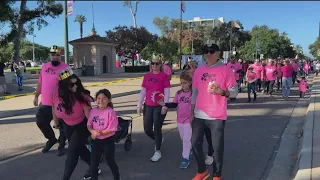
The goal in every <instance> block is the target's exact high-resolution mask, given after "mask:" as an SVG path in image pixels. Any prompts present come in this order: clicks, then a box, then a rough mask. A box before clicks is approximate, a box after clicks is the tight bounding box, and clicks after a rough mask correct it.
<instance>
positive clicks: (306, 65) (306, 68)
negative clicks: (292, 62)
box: [303, 60, 310, 77]
mask: <svg viewBox="0 0 320 180" xmlns="http://www.w3.org/2000/svg"><path fill="white" fill-rule="evenodd" d="M309 70H310V64H309V63H308V61H306V60H303V73H304V76H306V77H308V74H309Z"/></svg>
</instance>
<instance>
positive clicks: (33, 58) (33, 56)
mask: <svg viewBox="0 0 320 180" xmlns="http://www.w3.org/2000/svg"><path fill="white" fill-rule="evenodd" d="M35 37H37V36H36V35H32V61H33V62H34V61H35V55H34V38H35Z"/></svg>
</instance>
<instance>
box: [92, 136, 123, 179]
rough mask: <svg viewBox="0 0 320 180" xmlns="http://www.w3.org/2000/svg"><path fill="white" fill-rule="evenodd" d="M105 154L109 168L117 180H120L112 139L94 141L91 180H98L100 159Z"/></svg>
mask: <svg viewBox="0 0 320 180" xmlns="http://www.w3.org/2000/svg"><path fill="white" fill-rule="evenodd" d="M102 153H104V155H105V157H106V159H107V163H108V166H109V168H110V170H111V172H112V174H113V178H114V179H115V180H120V173H119V168H118V165H117V163H116V161H115V160H114V156H115V143H114V140H113V138H112V137H109V138H106V139H95V140H92V150H91V164H92V166H91V180H98V167H99V163H100V158H101V155H102Z"/></svg>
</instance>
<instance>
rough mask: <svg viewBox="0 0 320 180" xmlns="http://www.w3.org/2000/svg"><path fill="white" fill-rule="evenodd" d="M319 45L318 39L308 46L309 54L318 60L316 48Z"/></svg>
mask: <svg viewBox="0 0 320 180" xmlns="http://www.w3.org/2000/svg"><path fill="white" fill-rule="evenodd" d="M319 45H320V38H319V37H318V38H317V39H316V40H315V41H314V42H313V43H312V44H310V45H309V53H310V54H311V55H312V56H313V57H314V58H316V59H319V58H320V56H318V49H319V48H318V46H319Z"/></svg>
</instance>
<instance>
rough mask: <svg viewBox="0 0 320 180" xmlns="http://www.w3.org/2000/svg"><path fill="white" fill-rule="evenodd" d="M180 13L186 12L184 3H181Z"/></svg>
mask: <svg viewBox="0 0 320 180" xmlns="http://www.w3.org/2000/svg"><path fill="white" fill-rule="evenodd" d="M181 11H182V12H183V13H184V12H185V11H186V5H185V4H184V1H181Z"/></svg>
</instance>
